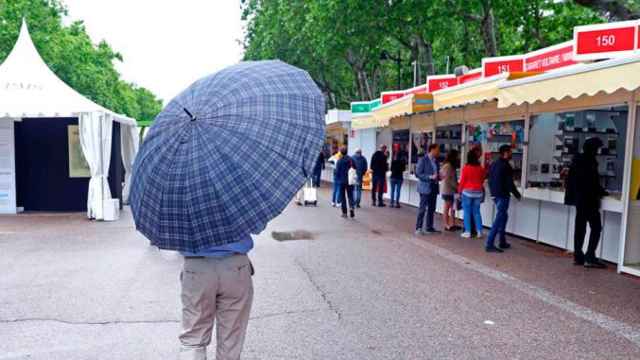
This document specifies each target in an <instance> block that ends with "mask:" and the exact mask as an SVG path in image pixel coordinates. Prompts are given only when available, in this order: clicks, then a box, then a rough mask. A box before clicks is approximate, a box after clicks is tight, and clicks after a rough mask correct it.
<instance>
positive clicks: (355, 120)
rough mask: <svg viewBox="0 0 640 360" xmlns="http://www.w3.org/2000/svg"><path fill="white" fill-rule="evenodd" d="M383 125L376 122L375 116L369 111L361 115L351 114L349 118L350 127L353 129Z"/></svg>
mask: <svg viewBox="0 0 640 360" xmlns="http://www.w3.org/2000/svg"><path fill="white" fill-rule="evenodd" d="M383 126H384V125H382V124H380V123H378V121H377V120H376V118H375V117H374V116H373V115H372V114H371V113H368V114H363V115H357V114H353V116H352V118H351V128H352V129H353V130H363V129H371V128H377V127H383Z"/></svg>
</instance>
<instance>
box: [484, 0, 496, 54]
mask: <svg viewBox="0 0 640 360" xmlns="http://www.w3.org/2000/svg"><path fill="white" fill-rule="evenodd" d="M482 10H483V13H484V14H483V17H482V21H481V27H482V39H483V40H484V49H485V54H486V55H487V56H488V57H493V56H497V55H498V40H497V36H496V19H495V16H494V14H493V3H492V1H491V0H483V1H482Z"/></svg>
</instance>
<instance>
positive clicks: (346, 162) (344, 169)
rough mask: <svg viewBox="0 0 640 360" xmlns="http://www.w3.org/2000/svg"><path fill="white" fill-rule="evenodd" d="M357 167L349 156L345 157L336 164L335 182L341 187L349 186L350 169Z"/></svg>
mask: <svg viewBox="0 0 640 360" xmlns="http://www.w3.org/2000/svg"><path fill="white" fill-rule="evenodd" d="M352 167H355V166H354V164H353V160H352V159H351V157H350V156H349V155H345V156H343V157H342V159H340V160H338V163H337V164H336V172H335V176H334V181H335V182H336V184H340V185H349V169H351V168H352Z"/></svg>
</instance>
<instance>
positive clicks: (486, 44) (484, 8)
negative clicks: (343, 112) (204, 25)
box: [241, 0, 604, 107]
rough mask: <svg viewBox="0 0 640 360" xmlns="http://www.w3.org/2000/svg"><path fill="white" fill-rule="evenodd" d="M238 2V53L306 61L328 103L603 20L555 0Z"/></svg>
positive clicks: (340, 103) (545, 41) (560, 37)
mask: <svg viewBox="0 0 640 360" xmlns="http://www.w3.org/2000/svg"><path fill="white" fill-rule="evenodd" d="M241 3H242V7H243V11H244V12H243V19H244V20H245V21H246V24H247V30H246V34H245V40H244V47H245V58H246V59H248V60H256V59H273V58H278V59H281V60H283V61H286V62H288V63H290V64H293V65H296V66H299V67H301V68H303V69H306V70H307V71H309V73H310V74H311V76H312V77H313V78H314V79H315V81H316V82H317V83H318V85H319V87H320V88H321V89H322V90H323V91H324V92H325V94H326V95H327V99H328V104H329V106H332V107H333V106H337V107H347V106H348V104H349V102H351V101H354V100H371V99H372V98H375V97H377V96H378V95H379V92H380V91H384V90H392V89H398V88H408V87H411V86H413V76H414V71H415V72H416V74H417V78H418V81H417V82H418V84H420V83H424V81H425V80H424V79H425V76H426V75H428V74H434V73H445V72H446V71H447V69H448V70H449V71H450V72H452V71H453V69H454V67H456V66H458V65H467V66H469V67H470V68H473V67H478V66H479V65H480V63H481V60H482V58H483V57H485V56H500V55H515V54H520V53H524V52H528V51H532V50H536V49H539V48H542V47H545V46H549V45H553V44H556V43H560V42H563V41H567V40H570V39H571V38H572V36H573V35H572V32H573V27H574V26H576V25H581V24H591V23H598V22H602V21H604V18H602V17H601V16H600V15H598V13H596V12H595V11H594V10H592V9H589V8H586V7H582V6H580V5H577V4H576V3H574V2H573V1H558V0H434V1H425V0H370V1H360V0H241ZM383 54H385V55H383ZM398 58H399V59H400V66H398V62H397V60H398ZM398 78H399V81H398Z"/></svg>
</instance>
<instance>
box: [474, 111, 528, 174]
mask: <svg viewBox="0 0 640 360" xmlns="http://www.w3.org/2000/svg"><path fill="white" fill-rule="evenodd" d="M467 143H468V145H469V147H468V149H471V148H473V147H474V146H481V147H482V151H483V157H482V162H483V165H484V166H485V167H486V168H489V167H490V166H491V164H492V163H493V162H494V161H496V160H497V159H498V158H499V157H500V152H499V149H500V146H502V145H511V148H512V149H513V159H512V166H513V177H514V180H515V181H516V182H519V181H520V179H522V161H523V158H524V156H523V155H524V151H523V149H524V120H513V121H505V122H494V123H481V124H473V125H467Z"/></svg>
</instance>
